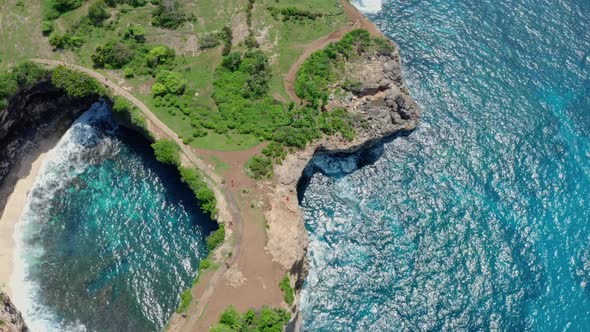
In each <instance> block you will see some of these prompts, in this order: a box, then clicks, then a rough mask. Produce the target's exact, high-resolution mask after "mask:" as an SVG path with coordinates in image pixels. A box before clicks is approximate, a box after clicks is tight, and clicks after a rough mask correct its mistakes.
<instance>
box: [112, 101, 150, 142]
mask: <svg viewBox="0 0 590 332" xmlns="http://www.w3.org/2000/svg"><path fill="white" fill-rule="evenodd" d="M112 99H113V112H115V114H120V115H121V116H122V117H123V118H124V119H125V120H126V121H129V122H130V123H131V124H133V125H134V126H136V127H138V128H139V129H140V130H141V131H142V132H143V134H144V135H146V136H148V137H151V136H152V133H151V132H150V131H149V129H148V126H147V121H146V119H145V116H144V115H143V113H142V112H141V111H140V110H139V109H138V108H137V106H135V105H131V103H129V101H127V99H125V98H123V97H121V96H115V97H113V98H112Z"/></svg>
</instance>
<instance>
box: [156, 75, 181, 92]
mask: <svg viewBox="0 0 590 332" xmlns="http://www.w3.org/2000/svg"><path fill="white" fill-rule="evenodd" d="M156 82H158V83H161V84H163V85H164V86H165V87H166V91H167V92H168V93H171V94H173V95H181V94H183V93H184V89H185V88H186V80H185V79H184V78H183V77H182V75H181V74H180V73H177V72H174V71H168V70H163V71H161V72H160V73H159V74H158V75H157V76H156Z"/></svg>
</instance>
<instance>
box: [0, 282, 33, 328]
mask: <svg viewBox="0 0 590 332" xmlns="http://www.w3.org/2000/svg"><path fill="white" fill-rule="evenodd" d="M21 331H28V329H27V325H26V324H25V321H24V320H23V317H22V315H21V313H20V311H18V309H16V307H15V306H14V305H13V304H12V302H11V301H10V298H9V297H8V295H7V294H6V293H4V292H2V291H0V332H21Z"/></svg>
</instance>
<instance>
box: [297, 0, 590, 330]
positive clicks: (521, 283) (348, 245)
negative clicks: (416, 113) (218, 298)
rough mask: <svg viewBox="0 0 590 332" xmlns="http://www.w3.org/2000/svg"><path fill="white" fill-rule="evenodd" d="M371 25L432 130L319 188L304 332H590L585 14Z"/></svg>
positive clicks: (403, 8)
mask: <svg viewBox="0 0 590 332" xmlns="http://www.w3.org/2000/svg"><path fill="white" fill-rule="evenodd" d="M368 15H369V17H370V18H371V19H372V20H373V21H374V22H375V23H376V24H377V25H378V26H379V27H380V28H381V29H382V30H383V31H385V32H386V33H387V34H388V35H389V36H391V37H392V39H394V40H395V41H396V42H397V43H398V44H399V45H400V47H401V51H402V52H401V53H402V58H403V59H404V69H405V72H406V78H407V81H408V84H409V85H410V90H411V92H412V94H413V96H414V97H415V98H416V99H417V101H418V102H419V103H420V104H421V106H422V108H423V121H422V123H421V125H420V128H419V129H418V130H417V131H416V132H414V133H413V134H412V135H410V136H408V137H401V138H398V139H396V140H394V141H393V142H390V143H386V144H385V146H384V153H383V156H382V158H381V159H380V160H378V161H377V162H376V163H375V164H374V165H371V166H367V167H365V168H363V169H360V170H358V171H356V172H353V173H352V174H349V175H345V174H348V173H349V170H345V171H344V172H342V173H343V174H335V172H334V171H330V172H327V174H329V175H330V176H326V175H322V174H319V173H318V174H316V175H315V176H314V177H313V178H312V179H311V181H310V185H309V187H308V189H307V192H306V193H305V195H304V199H303V201H302V206H303V208H304V214H305V220H306V225H307V228H308V230H309V232H310V237H311V245H310V250H309V253H308V258H309V259H310V263H311V270H310V275H309V278H308V280H307V282H306V284H305V286H304V290H303V293H302V312H303V316H304V330H305V331H400V330H407V331H416V330H447V331H456V330H502V331H507V330H510V331H515V330H534V331H539V330H541V331H556V330H572V331H587V330H590V285H588V283H589V282H590V249H589V246H588V244H589V243H590V224H589V220H590V214H589V212H588V211H590V57H589V54H590V3H589V2H588V1H584V0H577V1H547V0H544V1H519V2H515V1H478V2H473V1H453V2H447V1H385V2H384V3H383V4H382V9H381V11H379V12H377V13H368ZM316 162H317V163H320V164H321V163H325V164H327V166H326V167H328V169H331V168H333V167H332V166H333V165H336V164H337V163H335V162H327V161H322V160H318V161H316ZM330 165H332V166H330ZM336 173H337V172H336ZM333 175H336V176H333Z"/></svg>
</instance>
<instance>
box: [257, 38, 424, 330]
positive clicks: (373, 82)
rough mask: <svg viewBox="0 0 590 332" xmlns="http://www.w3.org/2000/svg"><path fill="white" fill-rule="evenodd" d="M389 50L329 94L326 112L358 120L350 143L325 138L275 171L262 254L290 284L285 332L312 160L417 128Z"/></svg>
mask: <svg viewBox="0 0 590 332" xmlns="http://www.w3.org/2000/svg"><path fill="white" fill-rule="evenodd" d="M392 45H393V46H394V52H392V54H388V55H379V56H369V57H365V58H362V59H360V60H358V61H355V62H354V63H349V64H348V65H347V66H346V68H345V71H346V75H345V76H346V77H348V78H349V79H352V80H355V81H358V82H359V83H360V84H358V85H356V86H355V87H354V88H352V89H351V88H348V89H347V88H345V87H344V82H341V83H340V84H337V85H336V86H334V90H335V91H336V90H338V89H340V90H345V91H346V93H345V94H344V95H341V94H332V96H331V97H330V101H329V104H328V106H327V108H328V109H330V108H336V107H343V108H346V109H347V110H348V112H350V113H352V114H354V115H355V116H356V117H357V119H358V120H359V121H357V125H356V128H355V130H356V136H355V138H354V139H353V140H352V141H347V140H345V139H344V138H342V137H326V138H324V139H321V140H319V141H317V142H314V144H311V145H310V146H308V147H307V148H306V149H304V150H301V151H298V152H296V153H293V154H290V155H288V156H287V157H286V159H285V160H284V161H283V163H282V165H278V166H277V167H275V180H274V182H273V190H272V193H271V194H270V195H269V197H268V198H269V203H270V208H269V209H268V211H267V212H266V219H267V221H268V224H269V229H268V242H267V245H266V249H267V251H268V252H269V253H270V254H271V255H272V257H273V259H274V260H275V261H276V262H278V263H280V264H281V265H282V266H283V268H285V269H287V270H289V271H290V274H291V276H292V277H293V279H294V280H295V288H296V291H297V300H296V303H295V306H294V307H293V310H294V313H295V314H296V319H295V320H294V322H293V323H292V324H291V325H290V326H289V329H288V330H295V331H297V330H298V329H299V325H300V317H299V315H298V310H299V292H300V290H301V287H302V286H303V283H304V281H305V278H306V277H307V273H308V262H307V258H306V254H307V247H308V243H309V239H308V234H307V231H306V229H305V225H304V221H303V216H302V212H301V209H300V207H299V201H298V185H299V184H300V183H301V181H306V179H308V178H309V177H311V176H312V175H313V173H314V172H315V171H318V169H317V168H316V167H315V166H314V164H313V158H314V157H316V158H317V157H318V156H320V155H322V154H338V155H347V154H352V153H361V152H362V151H366V150H368V149H370V148H371V147H373V146H375V145H376V144H378V143H380V142H381V141H382V140H384V139H388V138H391V137H394V136H396V135H401V134H407V133H409V132H411V131H412V130H413V129H415V128H416V126H417V125H418V122H419V116H420V110H419V107H418V105H417V104H416V102H415V101H414V100H413V99H412V97H410V96H409V94H408V88H407V86H406V84H405V81H404V79H403V75H402V66H401V59H400V56H399V51H398V48H397V47H396V46H395V45H394V44H393V43H392ZM319 171H321V170H319Z"/></svg>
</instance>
